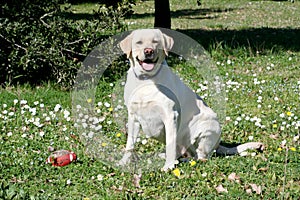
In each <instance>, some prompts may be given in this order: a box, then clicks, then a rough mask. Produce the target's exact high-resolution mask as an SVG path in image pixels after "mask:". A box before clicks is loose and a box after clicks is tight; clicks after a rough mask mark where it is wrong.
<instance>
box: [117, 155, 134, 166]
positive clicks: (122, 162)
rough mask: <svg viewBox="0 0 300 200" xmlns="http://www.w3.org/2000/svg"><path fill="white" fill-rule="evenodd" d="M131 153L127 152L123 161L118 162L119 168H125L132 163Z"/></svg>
mask: <svg viewBox="0 0 300 200" xmlns="http://www.w3.org/2000/svg"><path fill="white" fill-rule="evenodd" d="M130 157H131V152H126V153H125V154H124V155H123V157H122V159H121V160H119V162H117V166H125V165H126V164H128V163H129V162H130Z"/></svg>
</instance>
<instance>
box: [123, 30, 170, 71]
mask: <svg viewBox="0 0 300 200" xmlns="http://www.w3.org/2000/svg"><path fill="white" fill-rule="evenodd" d="M173 43H174V42H173V39H172V38H171V37H169V36H167V35H166V34H164V33H162V32H161V31H160V30H159V29H140V30H135V31H133V32H132V33H131V34H130V35H129V36H127V37H126V38H125V39H124V40H122V41H121V42H120V47H121V49H122V51H123V52H124V53H125V54H126V55H127V57H128V58H129V59H130V63H131V66H133V67H134V71H135V73H136V74H137V75H143V74H147V75H150V76H151V75H154V74H156V72H157V71H158V70H159V68H160V67H161V63H162V62H163V60H164V59H165V56H167V55H168V51H169V50H171V48H172V46H173Z"/></svg>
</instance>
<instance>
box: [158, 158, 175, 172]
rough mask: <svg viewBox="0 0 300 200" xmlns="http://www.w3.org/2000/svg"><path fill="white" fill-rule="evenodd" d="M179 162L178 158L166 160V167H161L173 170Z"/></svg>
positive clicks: (165, 169) (163, 169)
mask: <svg viewBox="0 0 300 200" xmlns="http://www.w3.org/2000/svg"><path fill="white" fill-rule="evenodd" d="M177 164H178V160H174V161H172V162H166V163H165V165H164V167H163V168H162V169H161V170H162V171H165V172H166V171H168V170H172V169H174V168H175V165H177Z"/></svg>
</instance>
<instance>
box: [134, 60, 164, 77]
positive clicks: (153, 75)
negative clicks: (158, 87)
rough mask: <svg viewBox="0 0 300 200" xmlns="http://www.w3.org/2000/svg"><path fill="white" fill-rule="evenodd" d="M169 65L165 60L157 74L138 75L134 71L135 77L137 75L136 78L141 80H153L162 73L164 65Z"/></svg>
mask: <svg viewBox="0 0 300 200" xmlns="http://www.w3.org/2000/svg"><path fill="white" fill-rule="evenodd" d="M166 64H167V63H166V61H165V60H164V61H163V62H162V63H161V64H160V65H161V66H160V68H159V69H158V70H157V71H156V72H155V74H152V75H148V74H141V75H137V74H136V73H135V71H134V70H133V72H134V75H135V77H137V78H138V79H139V80H148V79H151V78H153V77H155V76H156V75H157V74H158V73H159V72H160V70H161V68H162V67H163V65H166Z"/></svg>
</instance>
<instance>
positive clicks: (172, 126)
mask: <svg viewBox="0 0 300 200" xmlns="http://www.w3.org/2000/svg"><path fill="white" fill-rule="evenodd" d="M171 113H172V114H170V113H169V115H168V117H167V120H166V121H165V131H166V162H165V165H164V167H163V170H164V171H167V170H168V169H173V168H174V167H175V164H177V163H176V162H177V161H176V152H177V151H176V144H177V116H178V114H177V112H174V111H173V112H171Z"/></svg>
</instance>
